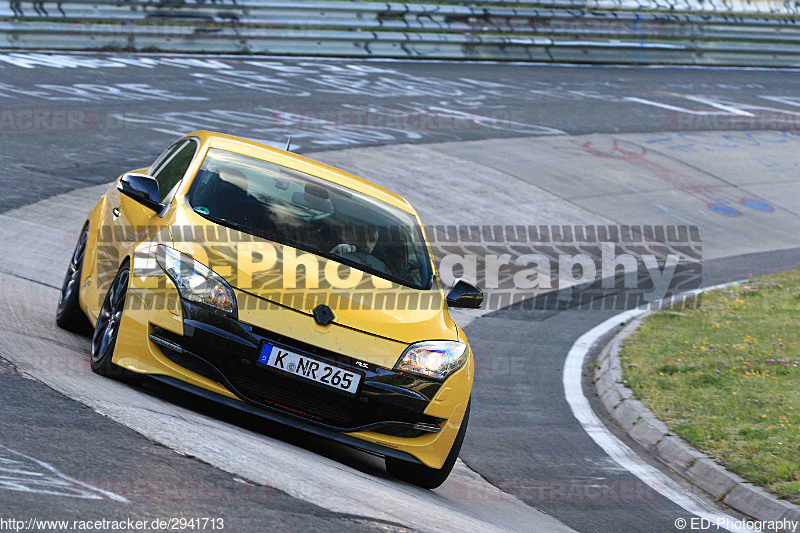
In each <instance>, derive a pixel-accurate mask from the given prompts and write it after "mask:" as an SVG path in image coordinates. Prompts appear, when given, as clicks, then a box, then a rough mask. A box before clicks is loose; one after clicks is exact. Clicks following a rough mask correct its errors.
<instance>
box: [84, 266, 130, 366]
mask: <svg viewBox="0 0 800 533" xmlns="http://www.w3.org/2000/svg"><path fill="white" fill-rule="evenodd" d="M130 274H131V270H130V267H129V266H128V265H125V266H123V267H122V268H121V269H120V271H119V272H117V275H116V277H114V281H112V282H111V287H110V288H109V289H108V293H107V294H106V297H105V300H103V306H102V307H101V308H100V315H99V316H98V317H97V324H96V325H95V327H94V335H93V336H92V361H91V365H92V370H93V371H94V372H95V373H97V374H100V375H101V376H106V377H124V376H125V375H126V372H124V369H122V368H120V367H118V366H117V365H115V364H114V363H112V362H111V357H112V356H113V355H114V346H116V344H117V336H118V335H119V327H120V323H121V322H122V313H123V311H124V310H125V296H126V294H127V292H128V280H129V279H130Z"/></svg>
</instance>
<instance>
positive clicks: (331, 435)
mask: <svg viewBox="0 0 800 533" xmlns="http://www.w3.org/2000/svg"><path fill="white" fill-rule="evenodd" d="M150 377H151V378H152V379H155V380H156V381H160V382H161V383H165V384H167V385H170V386H172V387H176V388H178V389H181V390H184V391H186V392H190V393H192V394H195V395H197V396H200V397H202V398H206V399H208V400H212V401H214V402H217V403H220V404H223V405H227V406H229V407H233V408H235V409H239V410H240V411H244V412H246V413H250V414H253V415H256V416H259V417H261V418H264V419H266V420H269V421H271V422H277V423H279V424H283V425H285V426H289V427H291V428H295V429H299V430H301V431H305V432H306V433H311V434H312V435H316V436H318V437H322V438H324V439H328V440H331V441H334V442H338V443H339V444H344V445H345V446H349V447H351V448H355V449H357V450H361V451H362V452H366V453H370V454H372V455H377V456H379V457H391V458H393V459H399V460H401V461H407V462H409V463H415V464H419V465H422V464H423V463H422V461H420V460H419V459H417V458H416V457H414V456H413V455H411V454H410V453H406V452H402V451H400V450H393V449H392V448H386V447H384V446H381V445H379V444H375V443H372V442H368V441H365V440H361V439H357V438H355V437H351V436H349V435H345V434H344V433H337V432H335V431H331V430H327V429H325V428H321V427H319V426H317V425H315V424H310V423H307V422H303V421H302V420H296V419H292V418H287V417H283V416H281V415H279V414H277V413H272V412H270V411H266V410H263V409H259V408H258V407H255V406H252V405H250V404H247V403H245V402H243V401H240V400H235V399H233V398H229V397H228V396H223V395H221V394H217V393H216V392H211V391H209V390H206V389H203V388H200V387H197V386H195V385H190V384H189V383H186V382H184V381H181V380H179V379H176V378H172V377H169V376H160V375H150Z"/></svg>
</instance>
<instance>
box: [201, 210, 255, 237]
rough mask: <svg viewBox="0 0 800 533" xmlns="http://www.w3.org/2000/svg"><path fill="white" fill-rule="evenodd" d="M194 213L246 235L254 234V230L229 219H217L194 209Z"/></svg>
mask: <svg viewBox="0 0 800 533" xmlns="http://www.w3.org/2000/svg"><path fill="white" fill-rule="evenodd" d="M192 211H194V212H195V213H197V214H198V215H200V216H201V217H204V218H207V219H208V220H210V221H211V222H216V223H217V224H222V225H223V226H227V227H229V228H233V229H235V230H238V231H242V232H244V233H249V234H252V233H253V231H254V228H248V227H246V226H242V225H241V224H237V223H236V222H234V221H232V220H228V219H227V218H222V217H215V216H214V215H211V214H209V213H202V212H200V211H196V210H194V209H193V210H192Z"/></svg>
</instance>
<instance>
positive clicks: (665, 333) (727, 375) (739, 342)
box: [620, 271, 800, 504]
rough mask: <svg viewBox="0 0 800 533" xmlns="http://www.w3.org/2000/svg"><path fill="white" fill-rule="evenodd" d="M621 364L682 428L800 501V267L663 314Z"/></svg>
mask: <svg viewBox="0 0 800 533" xmlns="http://www.w3.org/2000/svg"><path fill="white" fill-rule="evenodd" d="M620 363H621V364H622V369H623V379H624V380H625V381H626V385H627V386H628V387H630V389H631V390H632V391H633V393H634V395H635V396H636V397H637V398H638V399H640V400H641V401H642V402H644V403H645V405H647V406H648V407H649V408H650V409H651V410H652V411H653V413H655V415H656V416H657V417H658V418H659V419H661V420H662V421H664V422H665V423H666V424H667V425H668V426H669V428H670V430H672V431H673V432H674V433H675V434H677V435H679V436H681V437H682V438H684V439H685V440H687V441H688V442H690V443H691V444H692V445H693V446H695V447H696V448H697V449H698V450H701V451H702V452H704V453H706V454H708V455H709V456H710V457H713V458H714V459H715V460H716V461H717V462H719V463H720V464H722V465H724V466H725V467H726V468H728V469H729V470H731V471H733V472H736V473H737V474H739V475H740V476H742V477H743V478H745V479H747V480H748V481H751V482H753V483H755V484H758V485H761V486H763V487H765V488H766V489H768V490H770V491H771V492H773V493H775V494H777V495H778V496H780V497H782V498H784V499H787V500H789V501H791V502H793V503H797V504H800V271H790V272H782V273H779V274H775V275H771V276H763V277H759V278H755V279H753V280H751V281H749V282H748V283H747V284H745V285H743V286H740V287H735V288H730V289H722V290H717V291H713V292H709V293H706V294H704V295H703V297H702V305H701V306H700V307H699V308H698V309H666V310H662V311H659V312H656V313H653V314H652V315H650V316H648V317H647V318H645V320H644V321H643V323H642V326H641V327H640V328H639V330H638V331H637V332H636V333H634V334H633V335H632V336H631V337H629V338H628V339H626V341H625V342H624V343H623V346H622V350H621V353H620Z"/></svg>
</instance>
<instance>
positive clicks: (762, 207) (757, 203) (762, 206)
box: [742, 199, 774, 213]
mask: <svg viewBox="0 0 800 533" xmlns="http://www.w3.org/2000/svg"><path fill="white" fill-rule="evenodd" d="M742 205H743V206H745V207H749V208H750V209H755V210H756V211H764V212H765V213H772V212H773V211H774V209H773V208H772V206H771V205H769V204H768V203H766V202H762V201H761V200H752V199H747V200H742Z"/></svg>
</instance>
